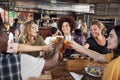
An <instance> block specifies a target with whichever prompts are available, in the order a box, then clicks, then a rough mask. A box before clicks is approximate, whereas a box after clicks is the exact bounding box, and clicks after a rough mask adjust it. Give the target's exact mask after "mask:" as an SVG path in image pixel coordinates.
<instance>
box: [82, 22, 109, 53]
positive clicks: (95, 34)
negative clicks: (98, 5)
mask: <svg viewBox="0 0 120 80" xmlns="http://www.w3.org/2000/svg"><path fill="white" fill-rule="evenodd" d="M105 32H106V27H105V26H104V25H103V24H102V22H101V21H98V20H94V21H92V24H91V25H90V33H91V37H89V38H88V39H87V40H86V43H85V45H84V47H86V48H89V49H91V50H94V51H97V52H99V53H101V54H106V53H108V52H109V50H108V49H107V47H106V46H107V41H106V36H105Z"/></svg>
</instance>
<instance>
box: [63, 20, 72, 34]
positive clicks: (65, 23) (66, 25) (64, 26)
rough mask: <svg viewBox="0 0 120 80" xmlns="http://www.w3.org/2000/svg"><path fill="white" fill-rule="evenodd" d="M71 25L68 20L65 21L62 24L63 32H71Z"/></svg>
mask: <svg viewBox="0 0 120 80" xmlns="http://www.w3.org/2000/svg"><path fill="white" fill-rule="evenodd" d="M70 30H71V29H70V25H69V23H68V22H64V23H63V24H62V32H63V33H64V35H67V34H70Z"/></svg>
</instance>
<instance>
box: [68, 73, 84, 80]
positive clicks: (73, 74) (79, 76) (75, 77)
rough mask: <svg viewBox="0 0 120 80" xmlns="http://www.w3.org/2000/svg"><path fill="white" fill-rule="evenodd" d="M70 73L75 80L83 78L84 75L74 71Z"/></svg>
mask: <svg viewBox="0 0 120 80" xmlns="http://www.w3.org/2000/svg"><path fill="white" fill-rule="evenodd" d="M70 74H71V75H72V76H73V78H74V79H75V80H81V79H82V77H83V75H79V74H76V73H74V72H70Z"/></svg>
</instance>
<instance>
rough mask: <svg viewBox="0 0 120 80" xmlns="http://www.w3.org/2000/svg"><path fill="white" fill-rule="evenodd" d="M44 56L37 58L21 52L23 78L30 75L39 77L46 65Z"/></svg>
mask: <svg viewBox="0 0 120 80" xmlns="http://www.w3.org/2000/svg"><path fill="white" fill-rule="evenodd" d="M44 64H45V60H44V59H43V58H35V57H33V56H30V55H28V54H21V74H22V79H23V80H28V78H29V77H39V76H40V74H41V72H42V69H43V67H44Z"/></svg>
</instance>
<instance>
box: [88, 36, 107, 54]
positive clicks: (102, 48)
mask: <svg viewBox="0 0 120 80" xmlns="http://www.w3.org/2000/svg"><path fill="white" fill-rule="evenodd" d="M86 43H88V44H89V49H91V50H94V51H96V52H99V53H101V54H107V53H109V50H108V49H107V41H106V44H105V45H104V46H101V45H99V44H98V43H97V42H96V41H95V39H94V38H93V37H92V36H91V37H90V38H88V39H87V41H86Z"/></svg>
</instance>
